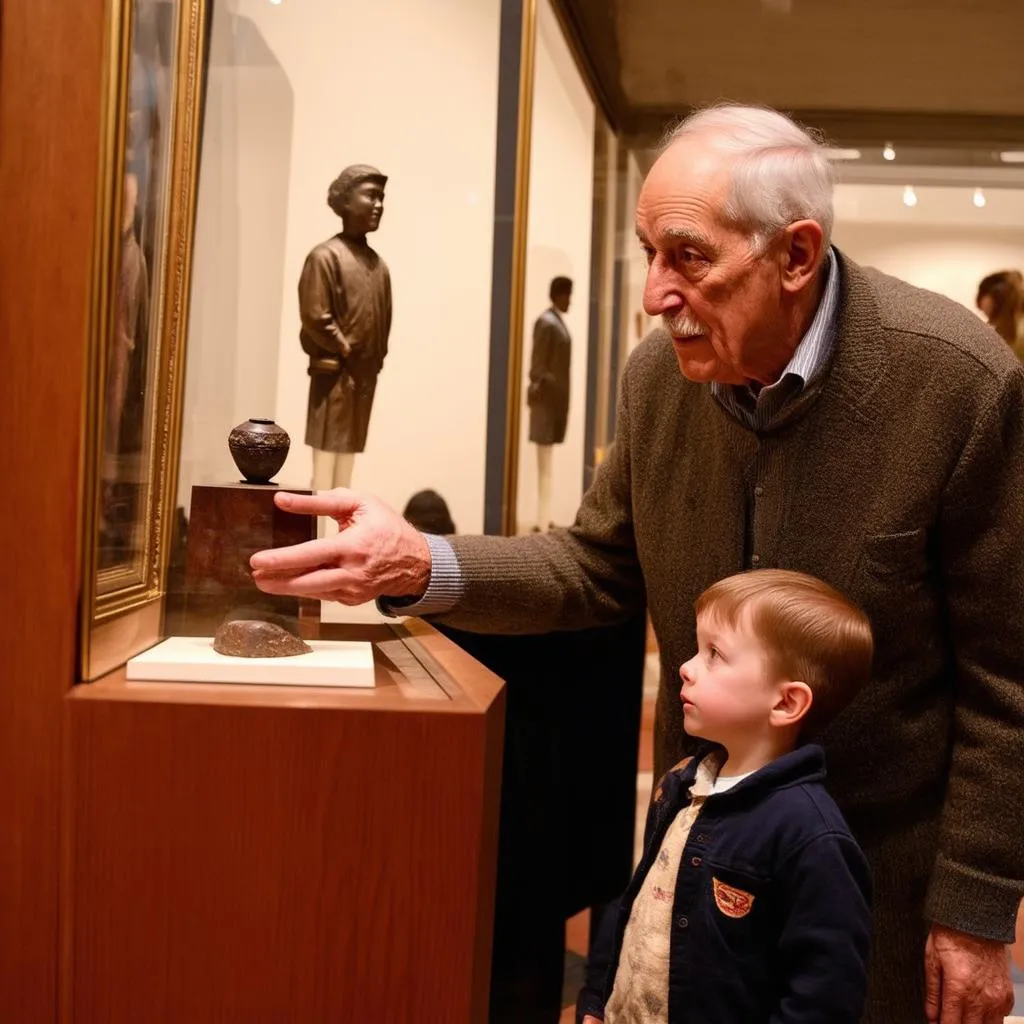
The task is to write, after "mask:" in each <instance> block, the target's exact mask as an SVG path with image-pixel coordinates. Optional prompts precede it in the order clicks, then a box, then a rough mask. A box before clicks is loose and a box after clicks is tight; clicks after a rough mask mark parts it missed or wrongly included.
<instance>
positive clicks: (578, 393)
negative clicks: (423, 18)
mask: <svg viewBox="0 0 1024 1024" xmlns="http://www.w3.org/2000/svg"><path fill="white" fill-rule="evenodd" d="M594 118H595V111H594V103H593V101H592V100H591V98H590V95H589V93H588V92H587V87H586V85H585V84H584V81H583V79H582V78H581V77H580V73H579V71H578V69H577V67H576V64H575V62H574V60H573V57H572V54H571V52H570V51H569V47H568V46H567V44H566V42H565V39H564V37H563V36H562V32H561V29H560V28H559V25H558V22H557V20H556V18H555V15H554V12H553V11H552V9H551V5H550V3H549V0H540V2H539V3H538V4H537V45H536V57H535V77H534V94H533V127H532V143H531V152H530V198H529V215H528V218H527V250H526V285H525V305H524V321H523V323H524V338H523V387H522V389H521V392H520V401H521V403H522V405H521V422H520V437H519V480H518V523H519V529H520V531H523V530H529V529H530V528H531V527H532V526H533V525H534V523H535V521H536V518H537V511H536V510H537V451H536V446H535V445H533V444H530V442H529V440H528V438H529V423H530V416H529V409H528V408H527V405H526V385H527V383H528V382H529V368H530V352H531V347H532V339H533V324H534V321H535V320H536V319H537V317H538V316H539V315H540V314H541V313H543V312H544V310H546V309H548V308H549V306H550V301H549V299H548V289H549V286H550V283H551V279H552V278H553V277H556V276H559V275H563V276H565V277H570V278H572V280H573V298H572V304H571V306H570V308H569V312H568V313H567V314H566V316H565V318H564V320H565V325H566V327H567V328H568V330H569V333H570V335H571V337H572V362H571V366H570V396H569V422H568V427H567V430H566V435H565V441H564V443H562V444H559V445H555V446H554V451H553V453H552V503H551V516H552V519H553V521H554V522H555V523H556V524H558V525H567V524H569V523H571V522H572V521H573V519H574V518H575V515H576V509H577V508H578V506H579V503H580V498H581V497H582V480H583V442H584V428H585V421H586V374H587V345H588V333H589V300H588V293H589V290H590V246H591V223H592V217H593V212H592V202H593V178H594ZM541 525H542V526H546V524H541Z"/></svg>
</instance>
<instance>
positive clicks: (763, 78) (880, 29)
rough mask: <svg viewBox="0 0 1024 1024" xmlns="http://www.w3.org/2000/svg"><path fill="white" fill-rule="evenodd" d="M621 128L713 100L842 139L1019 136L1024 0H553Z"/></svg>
mask: <svg viewBox="0 0 1024 1024" xmlns="http://www.w3.org/2000/svg"><path fill="white" fill-rule="evenodd" d="M552 2H553V4H554V6H555V8H556V12H557V13H558V14H559V16H560V18H561V20H562V23H563V27H564V28H565V29H566V32H567V34H568V35H569V36H570V40H571V41H572V42H574V44H575V48H576V50H577V53H578V56H579V57H580V59H581V63H583V65H584V67H585V70H586V72H587V74H588V77H590V78H591V79H592V81H593V85H594V88H595V91H596V93H597V95H598V97H599V99H600V101H601V104H602V106H603V107H604V109H605V112H606V115H607V116H608V118H609V120H610V121H611V122H612V125H613V127H615V128H616V129H617V130H618V131H619V132H620V133H622V134H623V135H624V136H626V137H627V138H630V139H631V141H634V142H635V143H636V144H639V145H644V144H647V145H649V144H650V143H651V142H652V141H653V140H654V139H656V138H657V137H658V136H659V135H660V134H661V133H662V131H663V130H664V126H665V124H666V122H667V121H669V120H671V119H672V118H673V117H675V116H678V115H679V114H680V113H685V112H686V111H687V110H688V109H691V108H692V107H695V106H701V105H704V104H707V103H712V102H715V101H716V100H722V99H729V100H735V101H739V102H749V103H763V104H766V105H769V106H773V107H777V108H779V109H782V110H786V111H788V112H791V113H794V114H795V115H796V116H797V117H798V119H800V120H802V121H804V122H805V123H810V124H813V125H815V126H816V127H819V128H821V129H822V130H824V131H825V132H826V134H828V135H829V137H830V138H832V139H833V140H834V141H835V142H837V143H838V144H842V145H867V144H871V143H879V144H880V143H881V142H883V141H886V140H893V141H906V142H915V143H917V144H919V145H922V146H925V145H931V144H938V145H940V146H942V147H944V148H946V147H948V146H951V145H967V146H974V147H979V146H980V147H982V148H983V147H984V146H986V145H1000V144H1001V145H1020V144H1022V143H1024V55H1022V51H1024V47H1022V40H1024V0H869V2H865V0H716V2H714V3H708V2H704V3H694V2H692V0H552Z"/></svg>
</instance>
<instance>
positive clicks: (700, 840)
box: [697, 832, 708, 843]
mask: <svg viewBox="0 0 1024 1024" xmlns="http://www.w3.org/2000/svg"><path fill="white" fill-rule="evenodd" d="M707 841H708V837H707V836H706V835H705V834H704V833H703V832H701V834H700V835H699V836H697V842H698V843H706V842H707Z"/></svg>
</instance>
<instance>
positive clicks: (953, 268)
mask: <svg viewBox="0 0 1024 1024" xmlns="http://www.w3.org/2000/svg"><path fill="white" fill-rule="evenodd" d="M916 192H917V197H918V203H917V206H915V207H912V208H911V207H907V206H905V205H904V204H903V200H902V195H903V186H902V185H899V186H897V185H840V186H838V187H837V189H836V229H835V241H836V244H837V245H838V246H839V247H840V248H841V249H842V250H843V251H844V252H846V253H847V255H849V256H851V257H852V258H853V259H855V260H856V261H857V262H858V263H862V264H865V265H867V266H873V267H877V268H878V269H879V270H883V271H885V272H886V273H888V274H893V275H895V276H896V277H900V278H903V279H904V280H905V281H909V282H910V283H911V284H915V285H918V286H919V287H921V288H928V289H930V290H931V291H936V292H939V293H941V294H943V295H947V296H949V297H950V298H952V299H955V300H956V301H957V302H961V303H963V304H964V305H965V306H967V307H968V308H969V309H974V297H975V294H976V292H977V286H978V282H979V281H980V280H981V278H982V277H984V276H985V275H986V274H989V273H991V272H992V271H995V270H1004V269H1006V268H1008V267H1018V268H1020V267H1024V192H1022V191H1020V190H1016V189H1000V190H997V189H989V190H988V191H986V193H985V197H986V205H985V207H984V208H982V209H978V208H976V207H975V206H974V205H973V204H972V202H971V197H972V194H973V190H972V189H970V188H917V189H916Z"/></svg>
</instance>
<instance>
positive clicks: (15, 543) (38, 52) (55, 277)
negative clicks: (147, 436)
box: [0, 0, 104, 1024]
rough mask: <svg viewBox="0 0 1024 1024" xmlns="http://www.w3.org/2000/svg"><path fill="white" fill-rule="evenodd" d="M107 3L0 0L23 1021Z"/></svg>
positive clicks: (54, 782) (75, 430) (31, 984)
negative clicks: (0, 14)
mask: <svg viewBox="0 0 1024 1024" xmlns="http://www.w3.org/2000/svg"><path fill="white" fill-rule="evenodd" d="M103 12H104V6H103V3H102V2H101V0H74V2H73V3H68V2H67V0H6V2H5V3H4V4H3V23H2V26H0V40H2V42H0V224H2V225H3V230H2V231H0V344H2V346H3V373H2V374H0V479H2V480H3V482H4V486H5V497H4V501H3V502H0V545H2V548H0V562H2V565H3V570H2V572H3V586H2V588H0V651H2V652H3V672H2V676H0V780H2V781H0V822H2V827H0V1008H2V1009H0V1014H2V1017H3V1019H4V1020H5V1021H11V1022H15V1021H16V1022H17V1024H34V1022H36V1021H46V1022H48V1024H49V1022H52V1021H53V1020H54V1015H55V1007H56V980H57V972H56V963H57V905H58V895H57V874H58V871H57V857H58V854H57V851H58V839H57V835H58V833H57V830H58V815H59V808H58V802H59V755H60V745H59V743H60V715H61V698H62V697H63V695H64V694H65V692H66V691H67V690H68V688H69V687H70V686H71V685H72V683H73V682H74V673H75V644H76V636H77V601H78V579H77V566H78V550H77V542H78V507H77V498H76V496H77V494H78V491H79V483H78V466H79V439H80V432H81V414H82V398H83V377H84V362H83V360H84V351H85V338H86V318H87V312H88V294H89V275H90V266H91V250H92V242H93V214H94V210H95V197H96V174H97V159H98V145H99V103H100V92H101V88H100V77H101V70H102V50H103V17H104V13H103Z"/></svg>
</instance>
